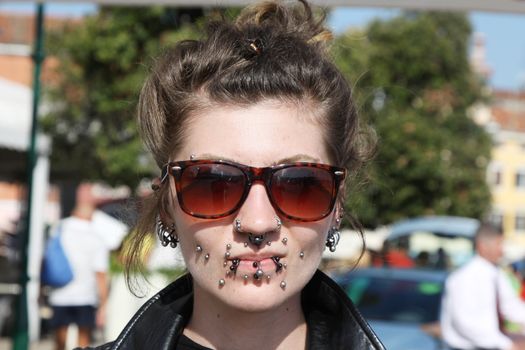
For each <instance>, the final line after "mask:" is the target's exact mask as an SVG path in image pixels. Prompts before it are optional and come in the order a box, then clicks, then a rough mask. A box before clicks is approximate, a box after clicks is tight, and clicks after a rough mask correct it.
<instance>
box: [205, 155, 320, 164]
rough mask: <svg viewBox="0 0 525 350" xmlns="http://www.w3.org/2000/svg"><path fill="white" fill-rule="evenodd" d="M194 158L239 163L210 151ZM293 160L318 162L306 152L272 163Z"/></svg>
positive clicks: (317, 159) (283, 162) (292, 161)
mask: <svg viewBox="0 0 525 350" xmlns="http://www.w3.org/2000/svg"><path fill="white" fill-rule="evenodd" d="M196 159H216V160H226V161H229V162H233V163H239V161H238V160H236V159H232V158H228V157H224V156H218V155H216V154H212V153H203V154H200V155H198V156H197V157H196ZM294 162H312V163H320V160H319V158H315V157H312V156H310V155H308V154H296V155H293V156H290V157H286V158H282V159H279V160H278V161H276V162H274V163H273V165H276V164H286V163H294Z"/></svg>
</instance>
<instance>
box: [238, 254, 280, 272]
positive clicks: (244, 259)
mask: <svg viewBox="0 0 525 350" xmlns="http://www.w3.org/2000/svg"><path fill="white" fill-rule="evenodd" d="M280 260H281V257H280V256H279V255H265V256H258V255H246V256H239V257H235V258H233V259H229V261H231V264H232V266H233V267H235V266H236V268H230V269H232V270H241V271H243V272H248V273H253V272H255V271H257V270H258V269H261V270H263V271H264V272H265V273H270V272H273V271H280V270H281V269H282V263H280V262H279V261H280Z"/></svg>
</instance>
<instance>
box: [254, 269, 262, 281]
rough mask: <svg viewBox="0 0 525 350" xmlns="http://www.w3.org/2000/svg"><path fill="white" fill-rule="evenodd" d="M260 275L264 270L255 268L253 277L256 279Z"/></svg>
mask: <svg viewBox="0 0 525 350" xmlns="http://www.w3.org/2000/svg"><path fill="white" fill-rule="evenodd" d="M262 276H264V272H263V270H261V269H257V271H255V273H254V274H253V278H254V279H256V280H258V279H260V278H261V277H262Z"/></svg>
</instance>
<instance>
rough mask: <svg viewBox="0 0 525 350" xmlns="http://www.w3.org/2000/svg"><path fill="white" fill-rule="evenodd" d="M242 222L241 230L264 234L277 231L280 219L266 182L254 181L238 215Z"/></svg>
mask: <svg viewBox="0 0 525 350" xmlns="http://www.w3.org/2000/svg"><path fill="white" fill-rule="evenodd" d="M236 219H237V220H239V221H240V223H241V226H242V227H241V232H243V233H252V234H254V235H262V234H265V233H269V232H273V231H277V230H278V229H279V228H280V220H279V217H278V216H277V214H276V212H275V209H274V208H273V206H272V204H271V203H270V199H269V198H268V194H267V193H266V189H265V188H264V184H261V183H254V184H253V185H252V187H251V188H250V192H249V193H248V197H246V200H245V201H244V203H243V204H242V206H241V208H240V209H239V212H238V214H237V217H236Z"/></svg>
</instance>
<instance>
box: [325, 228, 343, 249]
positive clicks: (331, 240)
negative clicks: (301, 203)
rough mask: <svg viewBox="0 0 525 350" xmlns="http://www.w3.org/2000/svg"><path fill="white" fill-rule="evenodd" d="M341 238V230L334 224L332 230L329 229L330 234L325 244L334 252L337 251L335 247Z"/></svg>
mask: <svg viewBox="0 0 525 350" xmlns="http://www.w3.org/2000/svg"><path fill="white" fill-rule="evenodd" d="M340 238H341V232H340V231H339V230H338V229H337V227H335V226H332V228H331V229H330V230H328V236H327V237H326V243H325V245H326V246H327V247H328V249H330V251H331V252H332V253H333V252H335V249H336V247H337V244H338V243H339V239H340Z"/></svg>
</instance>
